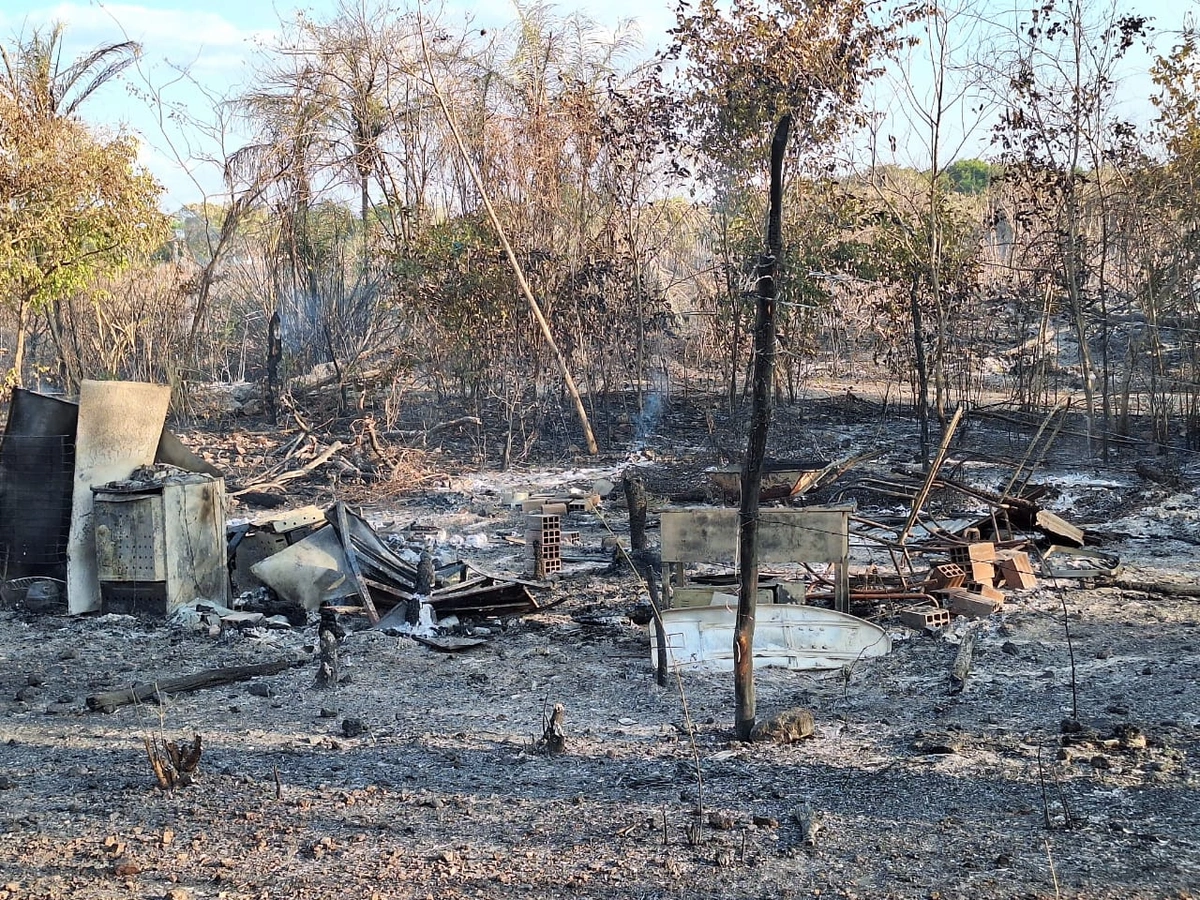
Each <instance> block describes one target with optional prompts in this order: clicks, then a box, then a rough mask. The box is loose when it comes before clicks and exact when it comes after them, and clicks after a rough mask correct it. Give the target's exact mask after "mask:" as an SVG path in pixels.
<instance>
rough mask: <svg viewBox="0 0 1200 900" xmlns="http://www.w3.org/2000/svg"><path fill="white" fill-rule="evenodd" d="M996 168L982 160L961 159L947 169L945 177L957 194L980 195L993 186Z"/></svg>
mask: <svg viewBox="0 0 1200 900" xmlns="http://www.w3.org/2000/svg"><path fill="white" fill-rule="evenodd" d="M994 168H995V167H993V166H992V165H991V164H990V163H986V162H984V161H983V160H982V159H960V160H957V161H956V162H953V163H951V164H950V165H948V166H947V167H946V170H945V172H944V173H943V177H944V178H945V179H946V181H947V182H949V184H950V190H952V191H954V192H955V193H959V194H971V195H979V194H982V193H983V192H984V191H986V190H987V189H988V187H990V186H991V183H992V174H993V171H994Z"/></svg>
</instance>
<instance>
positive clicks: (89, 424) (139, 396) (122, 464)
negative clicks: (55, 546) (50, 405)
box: [67, 381, 171, 614]
mask: <svg viewBox="0 0 1200 900" xmlns="http://www.w3.org/2000/svg"><path fill="white" fill-rule="evenodd" d="M170 400H171V389H170V388H168V387H166V386H165V385H158V384H146V383H142V382H133V381H84V382H83V384H82V385H81V386H80V393H79V420H78V427H77V429H76V434H75V477H74V481H73V488H72V495H71V528H70V532H69V533H68V537H67V609H68V611H69V612H70V613H72V614H78V613H85V612H91V611H93V610H97V609H99V608H100V580H99V577H98V575H97V570H96V552H95V532H94V523H93V520H92V488H93V487H94V486H98V485H103V484H108V483H109V482H112V481H119V480H121V479H124V478H128V477H129V476H130V475H131V474H133V470H134V469H136V468H137V467H138V466H145V465H150V464H152V463H153V462H154V455H155V453H156V452H157V450H158V442H159V438H160V437H161V436H162V431H163V422H164V421H165V419H166V416H167V406H168V404H169V403H170Z"/></svg>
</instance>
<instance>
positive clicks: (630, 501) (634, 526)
mask: <svg viewBox="0 0 1200 900" xmlns="http://www.w3.org/2000/svg"><path fill="white" fill-rule="evenodd" d="M621 480H622V481H623V482H624V484H625V505H626V506H628V507H629V547H630V549H632V550H645V549H646V485H645V484H644V483H643V482H642V478H641V476H640V475H639V474H638V473H637V472H635V471H634V470H633V469H631V468H630V469H626V470H625V475H624V477H623V478H622V479H621Z"/></svg>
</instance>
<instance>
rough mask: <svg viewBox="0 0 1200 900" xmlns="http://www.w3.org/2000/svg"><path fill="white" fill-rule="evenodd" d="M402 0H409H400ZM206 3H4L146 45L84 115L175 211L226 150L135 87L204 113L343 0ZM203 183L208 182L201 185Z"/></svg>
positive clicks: (488, 5)
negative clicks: (208, 95)
mask: <svg viewBox="0 0 1200 900" xmlns="http://www.w3.org/2000/svg"><path fill="white" fill-rule="evenodd" d="M400 2H402V0H397V3H400ZM989 2H990V3H991V5H993V6H994V7H995V8H997V9H1001V10H1011V9H1014V8H1015V7H1028V6H1030V5H1033V0H1016V3H1014V0H989ZM1106 3H1107V0H1097V3H1096V6H1097V8H1099V7H1100V6H1103V5H1106ZM198 5H199V6H200V7H201V9H199V10H194V9H188V8H187V5H186V4H185V3H184V2H183V0H140V2H100V0H90V2H89V0H74V2H60V3H43V2H39V0H0V40H4V41H5V42H6V43H8V42H10V41H11V40H12V38H13V36H14V35H16V34H20V33H26V34H27V33H28V32H29V31H30V30H31V29H32V28H34V27H38V26H42V25H44V24H45V23H47V22H50V21H61V22H63V23H65V24H66V26H67V32H66V33H67V37H68V39H69V44H68V48H67V49H68V55H69V56H73V55H75V54H78V53H81V52H84V51H86V50H88V49H90V48H92V47H94V46H96V45H98V44H100V43H104V42H109V41H119V40H123V39H125V38H126V37H128V38H131V39H133V40H136V41H139V42H140V43H141V44H142V45H143V48H144V56H143V59H142V62H141V65H140V71H139V72H138V73H131V74H130V75H129V76H128V79H127V81H128V84H119V83H113V84H110V85H108V86H106V87H105V89H104V90H103V91H102V92H100V93H98V94H97V95H95V96H94V97H93V98H92V99H91V100H90V101H89V102H88V104H87V105H85V107H84V108H83V110H82V112H83V113H84V116H85V118H86V119H88V121H89V122H91V123H92V124H93V125H96V126H99V127H113V128H115V127H125V128H127V129H129V130H131V131H133V132H135V133H137V134H138V135H139V136H140V137H141V139H142V157H141V158H142V162H143V163H144V164H145V165H146V166H147V167H148V168H150V170H151V171H152V172H153V173H154V174H155V176H156V177H157V178H158V179H159V180H160V181H161V182H162V183H163V184H164V186H165V187H166V189H167V198H166V201H165V205H166V206H167V207H168V208H177V207H178V206H179V205H181V204H182V203H184V202H191V201H195V200H198V199H200V194H201V187H203V188H205V189H208V190H215V189H216V188H217V186H218V185H219V179H218V174H217V172H218V170H217V169H216V167H215V166H213V165H211V164H205V163H204V162H202V161H199V160H193V161H192V162H190V163H189V164H188V166H186V167H185V166H183V165H181V164H180V162H179V160H178V159H177V157H178V156H180V155H182V156H185V157H186V156H189V155H191V154H194V155H195V156H203V155H205V154H206V153H207V154H208V155H214V156H215V155H217V154H218V151H217V149H216V147H215V145H213V144H212V143H211V142H209V143H207V146H206V145H205V142H202V141H201V142H197V143H196V144H194V145H193V147H192V148H188V147H185V146H183V144H182V143H181V142H180V141H179V134H178V133H176V134H175V152H172V150H171V147H170V146H169V145H168V142H167V140H166V139H165V138H164V135H163V133H162V129H161V128H160V127H159V125H158V124H157V122H156V116H155V114H154V111H153V110H152V109H151V108H150V107H149V106H148V105H147V104H146V103H145V102H144V101H143V100H141V99H139V98H138V97H137V96H136V95H135V93H134V91H133V90H132V88H134V87H136V86H138V85H139V84H140V85H143V86H144V85H145V84H146V83H147V81H148V82H150V83H153V84H155V85H157V86H160V87H162V86H164V85H165V86H166V87H165V88H164V93H165V95H166V97H167V98H168V99H169V100H171V99H173V100H176V101H178V102H181V103H186V104H189V105H191V106H192V107H193V108H194V109H196V110H198V111H203V110H204V108H205V107H206V103H205V102H204V101H203V99H202V97H201V94H200V92H199V91H198V90H196V89H195V88H194V87H191V86H189V85H187V84H184V83H182V82H175V83H172V81H173V79H174V77H175V75H176V73H177V70H178V69H179V68H186V69H187V70H188V72H189V73H190V77H191V78H192V79H194V80H195V81H196V82H197V83H199V84H201V85H203V86H204V87H205V88H207V89H208V90H209V91H211V92H212V93H213V94H214V95H224V94H227V93H229V92H231V91H233V90H235V89H236V88H237V87H239V86H241V85H243V84H244V83H245V81H246V79H247V78H248V76H249V74H250V73H251V69H250V68H249V65H250V60H251V58H252V56H253V54H254V52H255V50H256V48H257V47H258V46H260V45H261V44H262V43H264V42H266V43H269V42H270V40H271V38H272V36H273V35H274V33H275V32H276V31H277V30H278V28H279V22H280V19H281V18H283V19H290V18H291V17H292V15H293V13H294V10H295V9H296V8H297V7H299V8H302V9H306V10H309V11H311V13H312V14H313V15H314V16H315V17H317V18H325V17H327V16H329V15H331V14H332V12H333V10H335V9H336V7H337V2H336V0H314V2H308V3H302V4H295V3H288V2H283V0H275V2H274V3H272V2H269V0H205V2H203V3H202V4H198ZM1121 6H1123V7H1129V8H1133V9H1137V10H1138V11H1139V12H1142V13H1145V14H1148V15H1151V16H1154V18H1155V27H1156V29H1158V30H1159V31H1162V32H1169V31H1171V30H1177V29H1178V28H1179V27H1180V26H1181V25H1182V23H1183V21H1184V15H1185V14H1186V13H1187V11H1188V10H1195V9H1196V6H1197V0H1142V2H1137V0H1129V2H1125V0H1123V2H1122V3H1121ZM674 7H675V2H674V0H590V2H587V3H574V4H565V3H563V4H557V5H556V6H555V9H556V11H557V12H559V13H569V12H573V11H575V10H579V11H581V12H583V13H584V14H586V15H587V16H588V17H590V18H591V19H593V20H594V21H595V22H596V23H597V24H598V25H599V26H601V27H603V28H615V27H616V26H617V25H618V23H619V22H621V21H622V20H625V19H633V20H635V22H636V23H637V26H638V28H639V29H640V31H641V33H642V35H643V40H644V42H645V43H646V44H648V45H652V46H657V45H659V44H660V43H662V42H663V40H664V35H665V31H666V29H667V28H669V27H671V25H672V24H673V23H674V15H673V10H674ZM433 8H434V7H433V5H432V4H430V5H428V6H427V9H431V10H432V9H433ZM442 15H443V16H444V18H445V19H446V20H447V21H448V22H455V21H460V20H462V19H464V18H466V17H467V16H471V17H472V18H473V20H474V22H475V24H476V25H477V26H479V27H487V28H496V27H498V26H501V25H504V24H507V23H509V22H511V21H512V20H513V18H514V16H515V12H514V7H513V6H512V4H511V2H510V0H481V2H474V3H471V2H463V0H454V2H447V3H446V5H445V7H444V10H443V13H442ZM1143 68H1144V67H1143ZM1135 69H1136V67H1135ZM1146 86H1147V79H1146V78H1145V76H1144V74H1139V73H1138V72H1137V71H1132V72H1131V73H1130V80H1129V88H1128V90H1129V96H1130V97H1131V98H1132V99H1131V102H1132V103H1133V104H1134V105H1135V106H1136V105H1137V104H1141V108H1142V109H1143V110H1144V108H1145V103H1144V94H1145V90H1146ZM888 105H889V101H888V99H887V98H886V97H884V99H883V102H882V103H881V106H882V107H883V108H885V109H886V108H887V107H888ZM230 149H232V147H231V148H230ZM967 155H970V154H967ZM898 161H900V162H906V160H903V159H900V160H898ZM914 162H915V161H914ZM188 168H190V170H191V175H189V173H188ZM197 181H198V182H199V184H200V187H197V184H196V182H197Z"/></svg>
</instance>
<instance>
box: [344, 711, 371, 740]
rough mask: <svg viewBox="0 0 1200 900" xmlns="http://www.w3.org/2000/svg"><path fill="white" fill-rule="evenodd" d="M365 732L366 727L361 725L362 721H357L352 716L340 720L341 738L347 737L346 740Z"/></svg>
mask: <svg viewBox="0 0 1200 900" xmlns="http://www.w3.org/2000/svg"><path fill="white" fill-rule="evenodd" d="M366 730H367V727H366V726H365V725H363V720H362V719H358V718H355V717H353V716H347V717H346V718H344V719H342V736H343V737H348V738H352V737H358V736H359V735H360V734H362V733H363V732H364V731H366Z"/></svg>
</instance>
